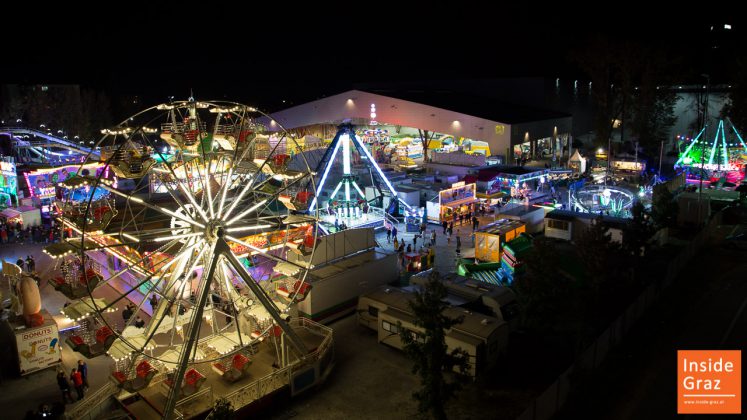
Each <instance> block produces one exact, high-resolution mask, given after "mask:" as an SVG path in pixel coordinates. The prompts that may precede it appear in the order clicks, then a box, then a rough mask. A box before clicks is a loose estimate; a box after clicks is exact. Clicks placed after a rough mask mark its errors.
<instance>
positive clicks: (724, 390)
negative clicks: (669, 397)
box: [677, 350, 742, 414]
mask: <svg viewBox="0 0 747 420" xmlns="http://www.w3.org/2000/svg"><path fill="white" fill-rule="evenodd" d="M741 412H742V352H741V351H740V350H679V351H678V352H677V413H678V414H741Z"/></svg>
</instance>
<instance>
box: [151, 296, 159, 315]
mask: <svg viewBox="0 0 747 420" xmlns="http://www.w3.org/2000/svg"><path fill="white" fill-rule="evenodd" d="M150 306H151V308H153V312H155V311H156V307H157V306H158V296H156V294H155V293H154V294H152V295H151V297H150Z"/></svg>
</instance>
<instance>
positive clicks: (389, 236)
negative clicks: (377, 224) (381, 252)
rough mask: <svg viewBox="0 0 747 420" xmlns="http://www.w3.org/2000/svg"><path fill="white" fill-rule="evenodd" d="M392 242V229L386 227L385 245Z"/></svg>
mask: <svg viewBox="0 0 747 420" xmlns="http://www.w3.org/2000/svg"><path fill="white" fill-rule="evenodd" d="M391 241H392V228H390V227H389V226H387V227H386V243H390V242H391Z"/></svg>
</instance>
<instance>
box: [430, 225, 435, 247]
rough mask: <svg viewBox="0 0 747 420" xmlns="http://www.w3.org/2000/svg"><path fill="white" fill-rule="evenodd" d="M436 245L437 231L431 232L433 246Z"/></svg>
mask: <svg viewBox="0 0 747 420" xmlns="http://www.w3.org/2000/svg"><path fill="white" fill-rule="evenodd" d="M433 245H436V229H433V230H432V231H431V246H433Z"/></svg>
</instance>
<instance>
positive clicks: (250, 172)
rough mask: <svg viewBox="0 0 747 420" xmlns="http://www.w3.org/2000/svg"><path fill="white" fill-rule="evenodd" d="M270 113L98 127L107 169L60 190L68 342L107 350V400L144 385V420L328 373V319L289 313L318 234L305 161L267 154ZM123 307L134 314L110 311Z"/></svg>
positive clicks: (188, 104) (217, 108) (191, 109)
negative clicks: (73, 326) (295, 164)
mask: <svg viewBox="0 0 747 420" xmlns="http://www.w3.org/2000/svg"><path fill="white" fill-rule="evenodd" d="M263 116H264V117H267V116H266V115H265V114H263V113H261V112H259V111H257V110H256V109H255V108H253V107H249V106H245V105H242V104H237V103H232V102H198V101H194V100H189V101H181V102H172V103H168V104H162V105H158V106H156V107H152V108H149V109H146V110H144V111H142V112H140V113H138V114H136V115H133V116H132V117H131V118H128V119H126V120H125V121H124V122H122V123H121V124H120V125H119V126H117V127H114V128H112V129H110V130H106V131H105V132H104V137H103V138H102V139H101V140H100V142H99V146H100V147H102V156H103V157H104V158H105V161H104V162H103V163H104V164H105V166H106V167H107V168H112V171H111V172H110V171H100V173H99V174H98V175H97V176H95V177H82V176H81V177H76V178H73V179H71V180H70V181H69V182H68V181H66V182H64V183H62V184H61V185H60V187H62V188H63V189H64V190H65V191H66V193H65V194H64V197H65V199H64V200H61V202H60V203H59V208H60V211H61V215H60V216H59V221H60V223H61V224H62V225H63V226H64V229H63V231H64V232H66V234H64V235H63V238H62V241H61V242H60V243H56V244H53V245H50V246H49V247H47V249H46V250H45V251H46V252H47V253H48V254H50V255H52V256H53V257H55V258H56V259H57V261H58V272H59V275H58V276H56V279H55V281H54V283H56V286H55V287H56V288H57V290H59V291H60V292H62V293H63V294H65V295H66V296H67V297H68V298H70V299H74V303H73V304H71V305H68V306H67V307H66V308H65V309H64V310H63V313H65V315H66V316H67V317H68V318H70V319H71V320H75V321H76V322H81V323H83V325H82V326H81V328H79V329H77V330H76V332H75V334H74V335H73V336H72V337H70V338H68V340H67V341H68V344H69V345H70V346H71V347H72V348H73V349H75V350H76V351H79V352H80V353H81V354H83V355H85V356H87V357H95V356H98V355H101V354H107V355H108V356H109V357H111V358H112V359H113V361H114V362H113V363H114V365H113V370H112V374H111V384H112V386H111V389H110V390H111V392H110V394H109V395H107V396H106V397H109V396H111V397H116V398H120V400H121V401H129V402H131V401H132V399H126V397H127V396H131V395H132V394H138V395H139V397H140V399H141V400H145V401H147V402H148V404H147V407H146V406H144V405H142V404H136V403H132V405H133V406H129V405H128V409H129V410H131V411H132V412H134V413H136V415H137V416H138V417H140V418H149V417H154V418H160V417H164V418H191V417H199V416H204V415H205V413H206V412H208V411H209V410H210V409H211V408H212V405H213V403H214V401H215V399H217V398H218V397H220V396H223V397H226V398H228V399H229V401H230V402H231V403H232V405H233V406H234V408H237V409H241V408H242V407H245V406H248V405H251V404H253V403H255V402H256V401H258V400H259V399H261V398H262V397H263V396H264V395H267V394H269V393H272V392H275V391H278V390H280V389H281V388H290V390H291V394H296V393H298V392H302V391H303V390H305V389H307V388H310V387H312V386H314V385H316V384H317V383H319V382H320V381H321V380H323V379H324V378H325V377H326V375H327V374H328V372H329V370H330V368H331V365H332V354H331V351H332V350H331V345H332V343H331V341H332V336H331V330H329V329H328V328H326V327H323V326H321V325H318V324H316V323H314V322H313V321H310V320H307V319H299V318H297V317H296V309H295V304H296V303H297V302H298V301H300V300H302V299H303V298H304V297H305V296H306V294H307V293H308V291H309V290H310V285H309V284H308V283H307V282H306V276H307V274H308V272H309V270H310V269H311V268H313V265H312V264H311V261H312V258H313V253H314V248H315V246H316V244H317V238H316V235H317V231H318V227H317V217H316V214H315V213H312V214H309V212H308V211H307V209H308V204H307V203H308V202H309V201H311V199H312V197H313V196H314V192H315V184H314V180H313V172H312V171H311V170H310V169H309V168H308V164H305V165H304V166H305V167H304V168H303V170H289V169H288V165H287V163H288V160H289V159H288V156H287V155H284V154H283V153H281V151H280V150H278V147H277V146H278V144H280V143H279V142H278V143H276V144H275V146H274V147H272V148H269V149H268V147H267V146H268V144H267V142H266V139H267V138H268V136H267V135H266V134H265V132H266V128H265V127H263V126H262V125H261V124H259V123H258V118H261V117H263ZM159 123H160V124H159ZM151 126H155V127H160V128H151ZM280 135H281V136H283V137H285V131H282V132H281V134H280ZM284 140H285V141H288V142H291V141H293V139H292V138H291V137H287V138H284ZM164 143H166V146H164ZM167 152H170V153H167ZM304 163H305V161H304ZM125 179H126V180H130V181H129V182H127V183H125V182H124V180H125ZM125 184H127V185H128V188H127V189H125V188H123V186H124V185H125ZM133 185H134V187H133ZM291 254H293V258H288V256H289V255H291ZM125 305H126V309H125V310H129V311H132V313H135V314H143V318H142V319H140V318H139V315H138V317H137V318H138V319H137V320H136V317H134V316H132V317H123V316H118V315H119V313H118V311H119V309H118V308H122V307H125ZM299 375H303V376H304V380H303V381H301V380H297V377H298V376H299ZM108 390H109V388H107V391H108ZM249 390H251V391H252V392H249ZM257 390H260V391H259V392H257ZM102 392H103V391H102ZM97 399H98V400H102V395H97ZM100 403H101V402H100V401H90V402H88V403H87V404H79V405H78V406H76V408H75V410H77V411H76V413H75V414H76V415H85V414H86V413H85V410H86V409H89V410H90V409H92V408H93V406H94V405H95V404H100ZM127 404H128V403H127V402H125V405H127Z"/></svg>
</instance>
